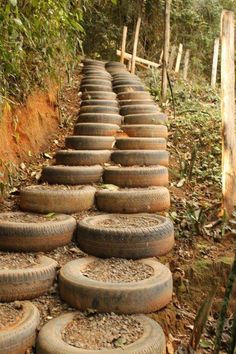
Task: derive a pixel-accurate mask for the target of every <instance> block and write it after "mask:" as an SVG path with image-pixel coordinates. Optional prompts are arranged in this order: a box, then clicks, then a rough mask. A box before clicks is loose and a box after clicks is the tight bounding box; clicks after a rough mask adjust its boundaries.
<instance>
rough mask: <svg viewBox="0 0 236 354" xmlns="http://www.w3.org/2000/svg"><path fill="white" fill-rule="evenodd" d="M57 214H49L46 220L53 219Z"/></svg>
mask: <svg viewBox="0 0 236 354" xmlns="http://www.w3.org/2000/svg"><path fill="white" fill-rule="evenodd" d="M55 215H56V214H55V213H48V214H47V215H45V216H46V218H49V219H50V218H53V217H54V216H55Z"/></svg>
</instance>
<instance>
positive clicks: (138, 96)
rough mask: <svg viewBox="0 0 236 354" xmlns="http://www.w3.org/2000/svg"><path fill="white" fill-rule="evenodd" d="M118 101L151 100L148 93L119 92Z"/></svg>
mask: <svg viewBox="0 0 236 354" xmlns="http://www.w3.org/2000/svg"><path fill="white" fill-rule="evenodd" d="M117 98H118V100H119V101H122V100H146V99H149V100H150V99H151V95H150V93H149V92H120V93H119V94H118V95H117Z"/></svg>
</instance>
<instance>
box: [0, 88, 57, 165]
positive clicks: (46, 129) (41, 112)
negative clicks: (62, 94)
mask: <svg viewBox="0 0 236 354" xmlns="http://www.w3.org/2000/svg"><path fill="white" fill-rule="evenodd" d="M57 92H58V85H57V84H55V83H54V84H51V85H50V87H49V88H48V89H47V90H44V91H43V90H39V89H37V90H35V91H34V92H32V94H31V95H30V96H29V97H28V98H27V100H26V102H25V104H23V105H11V104H9V103H5V106H4V107H3V109H2V114H1V116H0V162H1V165H2V166H1V165H0V171H1V170H3V169H4V165H5V164H6V163H7V162H9V161H11V162H12V163H14V164H17V163H19V162H21V160H22V159H24V160H27V159H28V158H29V156H33V155H35V154H37V153H38V152H40V151H42V149H43V148H45V146H47V144H48V142H49V141H50V137H51V135H52V134H53V133H54V132H55V131H56V130H57V128H58V123H59V114H58V109H57V104H56V102H57Z"/></svg>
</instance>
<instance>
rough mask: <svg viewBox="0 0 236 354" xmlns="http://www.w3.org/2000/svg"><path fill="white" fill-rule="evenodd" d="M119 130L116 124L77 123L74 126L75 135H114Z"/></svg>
mask: <svg viewBox="0 0 236 354" xmlns="http://www.w3.org/2000/svg"><path fill="white" fill-rule="evenodd" d="M118 130H120V127H119V125H117V124H105V123H78V124H76V125H75V127H74V134H75V135H82V136H83V135H90V136H114V135H116V132H117V131H118Z"/></svg>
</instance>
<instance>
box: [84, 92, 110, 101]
mask: <svg viewBox="0 0 236 354" xmlns="http://www.w3.org/2000/svg"><path fill="white" fill-rule="evenodd" d="M81 98H82V100H92V99H93V100H115V99H116V94H115V93H114V92H106V91H104V92H101V91H90V92H83V93H82V96H81Z"/></svg>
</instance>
